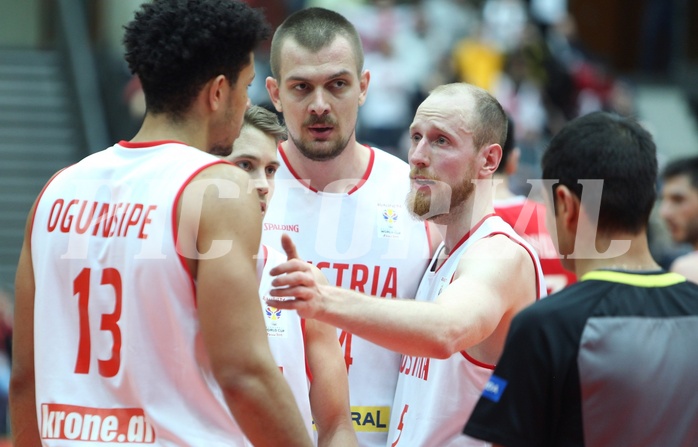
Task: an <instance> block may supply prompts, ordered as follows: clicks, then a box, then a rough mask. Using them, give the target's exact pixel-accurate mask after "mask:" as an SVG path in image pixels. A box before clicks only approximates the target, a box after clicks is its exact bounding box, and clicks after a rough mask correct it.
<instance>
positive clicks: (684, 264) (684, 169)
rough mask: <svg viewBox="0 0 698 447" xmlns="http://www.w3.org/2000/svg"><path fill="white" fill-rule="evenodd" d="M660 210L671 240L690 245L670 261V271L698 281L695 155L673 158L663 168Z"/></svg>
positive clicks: (697, 164) (696, 173)
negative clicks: (686, 251) (682, 253)
mask: <svg viewBox="0 0 698 447" xmlns="http://www.w3.org/2000/svg"><path fill="white" fill-rule="evenodd" d="M660 214H661V216H662V218H663V219H664V222H665V223H666V225H667V227H668V228H669V231H670V233H671V237H672V239H673V240H674V242H678V243H688V244H689V245H690V246H691V247H692V248H693V251H692V252H690V253H687V254H685V255H682V256H679V257H678V258H676V259H675V260H674V261H673V262H672V264H671V267H670V269H671V271H672V272H676V273H679V274H681V275H683V276H685V277H686V278H688V279H689V280H690V281H693V282H695V283H698V157H686V158H682V159H678V160H674V161H672V162H671V163H669V164H668V165H667V166H666V167H665V168H664V171H663V172H662V204H661V207H660Z"/></svg>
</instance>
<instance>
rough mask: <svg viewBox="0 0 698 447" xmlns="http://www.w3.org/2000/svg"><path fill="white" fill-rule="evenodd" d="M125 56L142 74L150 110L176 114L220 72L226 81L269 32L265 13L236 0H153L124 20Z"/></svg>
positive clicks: (234, 79) (233, 78)
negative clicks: (133, 15) (126, 22)
mask: <svg viewBox="0 0 698 447" xmlns="http://www.w3.org/2000/svg"><path fill="white" fill-rule="evenodd" d="M125 30H126V31H125V34H124V46H125V48H126V54H125V59H126V61H127V62H128V65H129V69H130V70H131V72H132V73H133V74H134V75H137V76H138V77H139V78H140V81H141V84H142V85H143V92H144V94H145V101H146V106H147V109H148V112H150V113H155V114H158V113H165V114H168V115H170V116H171V117H172V118H173V119H175V120H176V119H179V118H181V117H182V115H183V114H184V113H185V112H186V111H187V110H189V108H190V106H191V104H192V102H193V100H194V98H195V97H196V95H197V94H198V93H199V91H200V90H201V88H202V87H203V86H204V84H206V82H208V81H209V80H211V79H212V78H214V77H216V76H218V75H221V74H222V75H224V76H225V77H226V78H227V79H228V82H229V83H230V85H231V86H232V85H233V84H235V83H236V82H237V79H238V76H239V75H240V71H241V70H242V69H243V68H245V66H247V65H248V64H249V63H250V58H249V54H250V52H252V51H253V50H254V49H255V48H256V47H257V45H258V44H259V43H260V42H261V41H263V40H264V39H266V38H268V37H269V35H270V33H271V28H270V26H269V24H268V23H267V22H266V20H265V18H264V16H263V14H262V13H261V12H260V11H259V10H257V9H253V8H251V7H250V6H248V5H246V4H245V3H242V2H240V1H235V0H154V1H153V2H147V3H144V4H143V5H141V7H140V9H139V10H138V11H137V12H136V14H135V18H134V19H133V21H131V23H129V24H128V25H126V26H125Z"/></svg>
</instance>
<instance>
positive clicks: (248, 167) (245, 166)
mask: <svg viewBox="0 0 698 447" xmlns="http://www.w3.org/2000/svg"><path fill="white" fill-rule="evenodd" d="M235 164H236V165H237V167H238V168H240V169H242V170H243V171H250V170H251V169H252V163H250V162H249V161H245V160H241V161H238V162H236V163H235Z"/></svg>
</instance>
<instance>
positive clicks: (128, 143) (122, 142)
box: [119, 140, 189, 149]
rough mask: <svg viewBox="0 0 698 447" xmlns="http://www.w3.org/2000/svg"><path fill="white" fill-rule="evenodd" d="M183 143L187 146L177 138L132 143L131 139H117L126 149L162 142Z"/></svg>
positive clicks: (140, 147)
mask: <svg viewBox="0 0 698 447" xmlns="http://www.w3.org/2000/svg"><path fill="white" fill-rule="evenodd" d="M172 143H174V144H183V145H185V146H189V145H188V144H186V143H182V142H181V141H177V140H155V141H142V142H138V143H134V142H132V141H125V140H121V141H119V146H123V147H125V148H126V149H144V148H146V147H155V146H162V145H163V144H172Z"/></svg>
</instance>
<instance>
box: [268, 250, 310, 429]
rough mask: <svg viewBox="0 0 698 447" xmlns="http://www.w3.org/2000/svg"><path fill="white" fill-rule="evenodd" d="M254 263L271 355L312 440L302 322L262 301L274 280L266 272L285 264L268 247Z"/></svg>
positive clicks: (282, 259)
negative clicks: (289, 389)
mask: <svg viewBox="0 0 698 447" xmlns="http://www.w3.org/2000/svg"><path fill="white" fill-rule="evenodd" d="M258 261H260V262H258V269H257V270H258V272H261V279H260V283H259V297H260V299H261V301H262V310H263V312H264V321H265V322H266V325H267V338H268V339H269V346H270V347H271V353H272V355H273V356H274V360H276V364H277V365H278V366H279V369H281V372H282V373H283V375H284V378H285V379H286V381H287V382H288V384H289V386H290V387H291V391H292V392H293V396H294V397H295V398H296V403H297V404H298V408H299V409H300V411H301V416H303V421H304V422H305V426H306V428H307V430H308V434H309V435H310V437H311V439H312V437H313V436H314V433H313V415H312V414H311V412H310V383H309V379H312V376H311V375H310V372H309V371H308V369H307V366H308V364H307V363H306V356H305V320H304V319H302V318H301V317H299V316H298V312H296V311H294V310H282V309H277V308H275V307H272V306H270V305H269V304H267V303H266V299H269V298H271V296H270V295H269V291H270V290H271V289H272V285H271V281H272V279H274V277H273V276H271V275H270V274H269V270H271V269H272V268H274V267H276V266H277V265H279V264H281V263H282V262H285V261H286V256H285V255H283V254H282V253H281V252H279V251H277V250H275V249H273V248H271V247H267V246H265V245H262V246H261V247H260V256H258ZM260 264H261V265H260ZM260 267H261V268H260Z"/></svg>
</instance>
